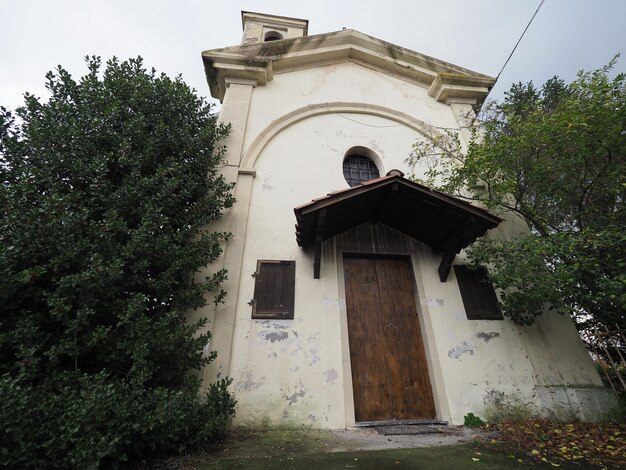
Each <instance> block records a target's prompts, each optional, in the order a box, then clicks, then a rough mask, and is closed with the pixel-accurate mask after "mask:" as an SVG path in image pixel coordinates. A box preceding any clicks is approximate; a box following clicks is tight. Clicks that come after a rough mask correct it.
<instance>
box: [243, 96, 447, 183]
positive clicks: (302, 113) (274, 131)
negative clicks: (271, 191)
mask: <svg viewBox="0 0 626 470" xmlns="http://www.w3.org/2000/svg"><path fill="white" fill-rule="evenodd" d="M322 114H367V115H370V116H377V117H381V118H385V119H389V120H390V121H394V122H397V123H398V124H401V125H404V126H406V127H408V128H410V129H413V130H415V131H417V132H419V133H420V134H422V135H424V136H425V137H428V138H433V137H441V136H442V134H441V132H440V131H439V130H438V129H437V128H435V127H433V126H431V125H429V124H427V123H425V122H424V121H421V120H419V119H417V118H415V117H413V116H410V115H408V114H406V113H403V112H400V111H397V110H395V109H391V108H387V107H385V106H379V105H375V104H368V103H346V102H332V103H317V104H313V105H309V106H305V107H303V108H298V109H296V110H294V111H291V112H290V113H287V114H285V115H284V116H281V117H280V118H278V119H276V120H274V121H272V122H271V123H270V124H269V125H268V126H267V127H266V128H265V129H263V131H262V132H261V133H260V134H259V135H258V136H257V137H256V138H255V139H254V141H253V142H252V144H251V145H250V147H249V148H248V149H246V151H245V153H244V155H243V158H242V159H241V165H240V166H239V172H241V173H253V172H254V168H255V166H256V161H257V159H258V158H259V155H261V153H262V152H263V149H264V148H265V146H266V145H267V144H268V143H269V142H270V141H271V140H272V139H273V138H274V137H275V136H276V135H278V134H279V133H280V132H282V131H283V130H285V129H286V128H288V127H289V126H292V125H293V124H296V123H297V122H300V121H303V120H305V119H308V118H311V117H314V116H319V115H322Z"/></svg>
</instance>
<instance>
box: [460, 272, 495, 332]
mask: <svg viewBox="0 0 626 470" xmlns="http://www.w3.org/2000/svg"><path fill="white" fill-rule="evenodd" d="M454 272H455V274H456V279H457V282H458V284H459V290H460V291H461V297H462V298H463V305H464V306H465V313H466V314H467V318H468V319H469V320H502V313H501V312H500V309H499V308H498V299H497V297H496V292H495V291H494V290H493V286H492V285H491V283H490V282H489V281H488V280H487V270H486V269H485V268H482V267H479V268H477V269H473V268H470V267H469V266H463V265H455V266H454Z"/></svg>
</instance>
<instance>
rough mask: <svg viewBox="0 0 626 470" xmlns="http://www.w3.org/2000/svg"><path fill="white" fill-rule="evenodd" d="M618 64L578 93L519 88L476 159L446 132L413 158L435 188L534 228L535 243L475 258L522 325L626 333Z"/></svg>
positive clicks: (572, 87)
mask: <svg viewBox="0 0 626 470" xmlns="http://www.w3.org/2000/svg"><path fill="white" fill-rule="evenodd" d="M614 63H615V61H613V62H611V63H610V64H609V65H607V66H606V67H603V68H601V69H599V70H596V71H593V72H584V71H581V72H580V73H579V75H578V77H577V78H576V79H575V80H574V81H573V82H572V83H569V84H566V83H565V82H564V81H563V80H561V79H559V78H556V77H555V78H553V79H551V80H548V81H547V82H546V83H545V84H544V85H543V87H541V88H540V89H537V88H536V87H535V86H534V85H533V84H532V82H530V83H528V84H522V83H518V84H515V85H513V86H512V87H511V89H510V90H509V91H508V92H507V93H506V94H505V98H504V100H503V102H502V103H494V104H492V105H491V106H489V107H488V108H487V112H486V113H485V116H484V122H483V123H482V126H481V131H480V132H476V131H474V134H473V137H472V139H471V143H470V145H469V148H468V150H467V153H466V154H464V153H463V152H461V148H460V143H459V139H458V137H457V136H456V135H454V134H452V133H447V134H445V135H442V136H437V137H433V138H431V139H429V140H425V141H422V142H418V143H417V144H416V146H415V152H414V154H413V156H412V158H411V159H410V163H412V164H413V165H422V164H423V162H426V182H427V183H429V184H434V185H437V186H439V188H440V189H442V190H443V191H445V192H447V193H450V194H453V195H456V196H459V197H463V198H465V199H469V200H472V201H476V202H478V203H480V204H482V205H484V206H486V207H488V208H490V209H493V210H495V211H497V212H500V213H505V214H506V213H508V214H512V215H514V216H517V217H520V218H521V219H522V220H523V221H524V222H526V224H527V226H528V228H529V229H530V230H529V232H528V233H525V234H521V235H519V236H518V237H516V238H515V239H513V240H506V241H505V240H487V239H483V240H480V241H479V242H477V243H476V244H474V246H472V247H471V248H470V249H469V250H468V256H469V258H470V259H471V260H472V261H473V262H474V263H476V264H485V265H488V266H489V268H490V271H489V277H490V280H491V281H492V282H493V283H494V285H495V286H496V287H498V288H501V289H503V291H502V292H503V295H502V298H501V306H502V309H503V311H504V313H505V314H506V315H508V316H509V317H511V318H512V319H513V320H514V321H516V322H518V323H520V324H532V323H533V322H534V320H535V318H536V317H537V316H538V315H541V314H542V313H543V312H544V311H545V310H546V309H556V310H557V311H559V312H560V313H564V312H569V313H570V314H571V315H573V316H575V317H576V318H577V320H578V321H579V322H581V323H580V324H581V327H584V326H591V325H593V324H598V323H599V324H603V325H607V326H610V327H613V326H614V325H615V324H618V325H619V326H620V327H622V328H623V327H625V326H626V321H625V320H626V317H625V313H626V212H625V198H626V87H625V80H626V77H625V75H624V74H617V75H616V76H615V77H614V78H611V77H610V73H611V70H612V67H613V66H614Z"/></svg>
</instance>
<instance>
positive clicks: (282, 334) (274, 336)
mask: <svg viewBox="0 0 626 470" xmlns="http://www.w3.org/2000/svg"><path fill="white" fill-rule="evenodd" d="M288 337H289V333H287V332H286V331H279V332H275V333H265V339H266V340H267V341H270V342H272V343H275V342H277V341H284V340H286V339H287V338H288Z"/></svg>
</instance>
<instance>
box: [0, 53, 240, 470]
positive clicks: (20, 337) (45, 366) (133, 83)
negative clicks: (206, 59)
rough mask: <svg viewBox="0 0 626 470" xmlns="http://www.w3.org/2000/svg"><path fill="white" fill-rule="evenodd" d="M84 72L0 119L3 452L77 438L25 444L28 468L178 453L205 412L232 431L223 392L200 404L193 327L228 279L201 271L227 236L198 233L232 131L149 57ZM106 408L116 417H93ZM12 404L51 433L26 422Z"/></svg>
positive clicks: (211, 205) (213, 207) (212, 206)
mask: <svg viewBox="0 0 626 470" xmlns="http://www.w3.org/2000/svg"><path fill="white" fill-rule="evenodd" d="M87 64H88V70H89V71H88V73H87V74H86V75H85V76H83V77H82V78H81V79H80V80H79V81H75V80H74V79H72V77H71V76H70V74H69V73H68V72H67V71H66V70H64V69H63V68H61V67H58V69H57V70H56V72H54V73H53V72H50V73H48V75H47V76H46V78H47V84H46V86H47V89H48V90H49V92H50V94H51V96H50V98H49V99H48V100H47V101H42V100H40V99H39V98H37V97H35V96H33V95H30V94H26V95H25V104H24V106H23V107H21V108H18V109H17V110H16V112H15V113H12V112H10V111H8V110H6V109H4V108H0V181H1V183H2V184H1V186H0V272H1V275H0V305H2V316H1V318H0V375H2V382H1V383H0V385H1V386H0V391H2V397H1V398H0V400H1V401H2V402H3V405H2V410H0V414H1V415H2V416H3V417H4V419H3V422H5V423H8V422H11V423H12V427H11V426H5V428H4V431H0V435H2V434H3V432H4V435H3V436H2V438H0V441H1V442H4V443H8V442H11V440H15V439H16V437H15V436H16V433H18V434H19V433H20V432H24V429H26V428H28V426H31V427H30V428H28V429H30V431H29V432H33V429H34V428H37V432H38V434H37V435H40V434H41V433H42V432H43V433H45V432H47V431H46V429H48V428H50V429H55V427H58V429H57V431H56V432H57V433H59V434H60V436H61V439H63V438H65V439H66V440H67V441H69V442H65V444H64V445H65V446H66V448H65V450H63V449H60V448H59V446H56V447H55V446H54V445H51V444H50V442H52V439H53V437H54V436H52V435H51V434H53V433H54V432H53V431H50V432H49V433H48V434H47V436H48V438H49V439H51V441H50V442H48V444H45V443H44V441H45V439H43V438H42V441H41V442H35V443H32V442H31V443H29V445H30V447H29V448H28V449H30V450H28V449H27V450H25V451H24V455H22V454H20V455H22V457H24V456H25V457H24V459H25V460H24V462H28V466H37V462H38V461H37V458H38V457H36V456H39V457H41V455H42V452H45V453H47V455H49V456H50V455H55V456H56V459H57V460H58V462H57V463H56V464H57V465H59V466H68V465H71V466H84V465H86V464H93V463H94V462H96V463H97V462H98V461H100V463H101V464H102V462H104V461H106V459H110V460H111V461H115V462H117V461H122V460H124V459H127V458H128V459H130V458H135V457H141V456H142V455H143V454H144V453H145V452H146V447H145V446H147V445H149V446H154V449H153V450H151V452H152V451H158V450H166V451H167V450H172V449H174V450H181V449H182V448H184V447H185V445H186V442H187V443H190V444H193V443H195V442H196V441H197V438H198V436H200V437H204V438H206V437H207V436H206V435H204V436H202V433H203V432H204V433H205V434H207V433H208V434H210V432H208V431H207V430H208V429H209V427H210V426H213V424H214V423H212V422H208V423H206V422H205V423H199V422H198V417H200V416H204V417H207V419H208V416H213V417H214V418H215V420H217V421H220V420H221V421H224V422H225V421H227V418H228V416H230V414H232V410H233V402H232V400H231V399H230V395H228V392H227V391H226V385H227V383H226V382H222V383H220V384H218V385H217V386H216V387H217V388H215V387H214V388H213V389H212V394H213V395H212V397H211V399H212V400H213V401H214V403H213V404H212V403H210V402H207V401H206V399H201V398H200V397H199V396H198V391H199V381H198V380H197V379H196V378H195V377H194V376H193V374H192V373H190V371H193V370H194V369H196V370H197V369H199V368H200V367H202V366H203V365H205V364H206V363H207V362H208V361H210V360H211V359H213V357H214V355H213V354H210V355H208V356H207V355H206V354H204V353H203V351H204V348H205V346H206V345H207V343H208V340H209V335H208V334H206V333H205V334H199V329H200V328H201V327H202V326H203V325H204V323H205V321H204V320H201V321H199V322H197V323H193V324H190V323H187V322H186V321H185V316H184V314H185V312H187V311H189V310H191V309H196V308H199V307H201V306H203V305H204V304H205V302H206V300H205V299H206V296H207V294H208V293H209V292H213V293H214V295H215V299H216V301H219V300H220V299H221V298H222V296H223V295H224V293H223V292H222V291H221V290H220V283H221V281H222V280H223V279H224V278H225V275H226V274H225V272H223V271H218V272H217V273H216V274H214V275H213V276H211V277H207V278H205V279H203V280H198V279H196V277H195V276H194V273H195V272H197V271H198V270H200V269H201V268H203V267H204V266H206V265H207V264H209V263H211V262H212V261H214V260H215V259H216V258H217V257H218V256H219V254H220V242H221V241H222V240H224V239H225V238H226V237H227V235H226V234H224V233H210V232H208V231H206V230H205V227H206V224H208V223H210V222H211V221H213V220H215V219H217V218H219V217H220V215H221V213H222V211H223V209H224V208H227V207H229V206H231V204H232V202H233V198H232V195H231V191H230V190H231V187H230V185H229V184H228V183H227V182H226V181H225V180H224V179H223V178H222V177H221V176H219V175H218V173H217V165H218V163H219V162H220V156H221V154H222V151H223V149H221V148H219V147H218V146H217V142H218V140H219V139H220V138H222V137H223V136H224V135H225V134H226V133H227V132H228V128H227V127H226V126H223V125H220V124H218V123H217V122H216V118H215V116H214V115H212V114H211V107H210V106H209V105H207V104H206V103H205V102H204V100H203V99H201V98H199V97H197V96H196V94H195V92H194V90H192V89H190V88H189V87H188V86H187V85H185V84H184V82H183V81H182V80H181V78H180V77H178V78H176V79H173V80H172V79H170V78H168V77H167V76H165V75H158V74H157V73H156V72H155V71H154V69H153V70H151V71H148V70H146V69H145V68H144V66H143V64H142V60H141V58H138V59H131V60H128V61H125V62H120V61H118V60H117V59H112V60H110V61H108V62H107V63H106V67H105V68H104V70H102V64H101V61H100V59H99V58H96V57H92V58H87ZM16 391H17V392H19V393H16ZM20 397H21V398H20ZM44 397H45V399H44ZM2 398H4V399H2ZM18 398H19V400H22V401H19V400H18ZM16 400H17V401H16ZM29 400H30V401H29ZM215 400H217V401H220V400H222V401H221V402H220V406H221V408H218V409H216V408H215ZM68 401H71V402H72V406H74V408H72V409H69V408H68V409H66V410H65V411H64V412H63V413H61V412H59V411H58V410H59V409H63V407H60V406H59V403H65V405H64V406H66V407H67V406H69V404H68V403H67V402H68ZM20 403H21V405H20ZM98 403H108V405H110V406H111V408H109V409H108V410H101V413H100V415H98V414H97V413H96V414H95V415H94V416H92V418H91V419H90V418H89V416H90V412H89V410H88V409H94V407H97V406H96V405H97V404H98ZM115 403H117V404H118V405H119V406H118V407H115V405H114V404H115ZM168 403H170V404H171V406H170V405H168ZM9 406H16V407H18V408H19V406H23V407H25V409H32V407H33V406H35V408H34V409H35V410H36V411H37V412H38V413H39V414H40V415H41V416H42V419H44V420H45V419H46V417H49V420H50V422H48V423H39V424H40V426H38V425H37V422H36V420H34V419H33V420H32V422H31V421H27V418H26V414H25V415H24V416H25V419H24V420H22V421H21V420H20V418H19V416H18V417H17V418H16V417H15V415H14V414H13V413H12V412H11V409H10V408H7V407H9ZM81 407H82V408H81ZM53 408H55V409H53ZM83 408H84V409H83ZM87 408H88V409H87ZM211 410H212V411H211ZM59 413H61V414H59ZM211 413H213V414H211ZM107 416H108V418H107ZM139 416H141V420H139V419H138V417H139ZM10 417H13V418H14V419H12V420H11V419H10ZM107 419H108V420H109V421H108V422H107ZM211 419H213V418H211ZM7 420H9V421H7ZM65 420H70V423H69V424H67V423H65V424H63V425H62V423H64V422H65ZM72 420H73V421H72ZM172 420H178V421H176V422H174V421H172ZM133 421H134V424H133ZM209 421H210V420H209ZM185 422H186V423H187V424H185ZM138 423H142V426H143V427H142V428H141V429H139V428H138ZM20 426H22V428H24V429H22V428H21V427H20ZM72 426H74V428H73V429H72ZM107 426H108V431H107V432H108V433H109V434H107V433H105V432H101V431H102V429H103V428H105V427H107ZM133 426H134V427H133ZM194 426H195V427H194ZM125 427H126V428H127V429H126V428H125ZM168 428H169V429H168ZM62 429H65V430H66V431H67V433H66V434H64V433H63V432H62ZM124 429H126V431H124ZM128 429H131V431H132V432H131V431H128ZM194 429H195V431H194ZM99 430H100V431H99ZM191 431H193V433H195V437H189V436H185V433H187V434H188V433H190V432H191ZM118 432H119V435H118V434H116V433H118ZM125 432H126V434H124V433H125ZM146 433H149V435H150V437H149V438H148V434H146ZM193 433H192V434H193ZM9 435H10V436H11V440H10V439H9ZM122 435H124V436H125V437H124V438H122ZM141 436H143V437H141ZM56 437H57V439H59V437H58V436H56ZM80 439H83V440H85V444H84V446H83V447H84V448H83V450H82V451H81V452H83V451H84V452H83V453H82V454H81V453H77V452H78V451H77V450H76V449H79V448H81V446H80V445H79V444H78V442H79V441H80ZM89 439H93V440H98V439H99V441H98V442H100V444H102V445H104V447H102V446H100V444H96V443H95V442H91V443H89V442H87V441H88V440H89ZM147 443H149V444H147ZM22 444H24V443H23V442H22ZM13 445H17V444H15V443H14V444H13ZM38 445H39V447H37V446H38ZM142 445H143V446H144V447H143V448H142ZM7 446H8V444H7ZM7 446H5V445H4V444H0V461H1V460H5V459H6V458H8V457H7V455H9V454H7V452H13V451H15V449H8V447H7ZM50 446H52V448H50ZM25 449H26V448H25ZM90 449H91V450H90ZM29 452H30V454H29ZM79 454H80V455H79ZM64 459H65V460H64ZM103 459H104V460H103ZM3 463H6V462H3ZM109 463H110V462H109ZM23 464H24V463H23ZM20 466H22V465H20Z"/></svg>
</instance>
